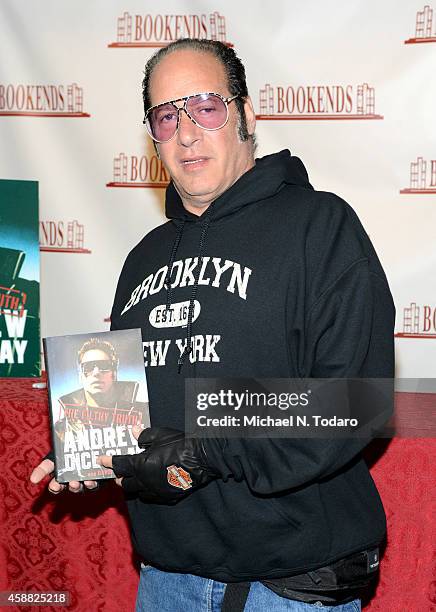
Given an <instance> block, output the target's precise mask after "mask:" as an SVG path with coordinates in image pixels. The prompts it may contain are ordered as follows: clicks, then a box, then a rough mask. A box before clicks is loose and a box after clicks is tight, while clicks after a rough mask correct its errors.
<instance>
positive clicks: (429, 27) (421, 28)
mask: <svg viewBox="0 0 436 612" xmlns="http://www.w3.org/2000/svg"><path fill="white" fill-rule="evenodd" d="M434 42H436V24H435V25H433V9H432V8H431V7H430V6H429V5H428V4H426V5H425V6H424V8H423V9H422V11H418V12H417V13H416V22H415V36H414V37H413V38H408V39H407V40H405V41H404V44H405V45H416V44H419V43H434Z"/></svg>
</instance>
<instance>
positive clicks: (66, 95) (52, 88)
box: [0, 83, 90, 117]
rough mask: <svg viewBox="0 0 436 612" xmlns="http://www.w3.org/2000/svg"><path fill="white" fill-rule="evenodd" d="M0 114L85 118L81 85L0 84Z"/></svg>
mask: <svg viewBox="0 0 436 612" xmlns="http://www.w3.org/2000/svg"><path fill="white" fill-rule="evenodd" d="M0 116H5V117H6V116H9V117H17V116H18V117H19V116H25V117H89V116H90V115H89V113H85V112H84V110H83V88H82V87H79V86H78V85H77V83H71V85H22V84H19V85H12V84H8V85H3V84H1V83H0Z"/></svg>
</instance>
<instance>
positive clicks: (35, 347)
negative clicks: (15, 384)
mask: <svg viewBox="0 0 436 612" xmlns="http://www.w3.org/2000/svg"><path fill="white" fill-rule="evenodd" d="M39 376H41V346H40V325H39V227H38V183H37V182H36V181H10V180H4V179H1V180H0V377H14V378H23V377H39Z"/></svg>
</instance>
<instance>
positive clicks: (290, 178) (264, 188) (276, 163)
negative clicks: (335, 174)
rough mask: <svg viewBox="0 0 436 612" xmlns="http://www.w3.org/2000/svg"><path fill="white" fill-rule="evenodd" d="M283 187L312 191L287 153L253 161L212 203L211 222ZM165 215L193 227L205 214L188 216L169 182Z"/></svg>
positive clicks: (299, 166)
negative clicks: (292, 186) (302, 188)
mask: <svg viewBox="0 0 436 612" xmlns="http://www.w3.org/2000/svg"><path fill="white" fill-rule="evenodd" d="M284 185H298V186H299V187H305V188H307V189H313V187H312V185H311V184H310V183H309V177H308V175H307V171H306V168H305V167H304V164H303V162H302V161H301V159H300V158H299V157H295V156H293V155H291V152H290V151H289V150H288V149H284V150H283V151H279V152H278V153H273V154H272V155H266V156H265V157H261V158H258V159H256V160H255V165H254V166H253V168H251V169H250V170H248V172H245V173H244V174H243V175H242V176H241V177H240V178H239V179H238V180H237V181H236V182H235V183H234V184H233V185H232V186H231V187H229V189H227V191H225V192H224V193H223V194H222V195H220V196H219V198H217V199H216V200H215V201H214V202H213V208H214V210H213V214H212V215H211V219H212V220H213V221H216V220H218V219H221V218H222V217H226V216H227V215H230V214H233V213H234V212H236V211H238V210H239V209H240V208H242V207H243V206H247V205H249V204H253V203H255V202H258V201H259V200H264V199H266V198H269V197H271V196H274V195H275V194H276V193H278V192H279V191H280V190H281V189H282V188H283V186H284ZM165 214H166V216H167V217H168V219H171V220H174V221H191V222H194V223H195V222H198V221H200V222H201V221H202V220H203V219H204V216H205V214H206V211H205V212H204V213H203V214H202V215H194V214H193V213H190V212H188V211H187V210H186V209H185V207H184V206H183V203H182V200H181V198H180V196H179V194H178V193H177V191H176V188H175V187H174V184H173V182H172V181H171V183H170V184H169V186H168V189H167V193H166V201H165Z"/></svg>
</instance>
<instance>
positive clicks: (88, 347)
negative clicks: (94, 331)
mask: <svg viewBox="0 0 436 612" xmlns="http://www.w3.org/2000/svg"><path fill="white" fill-rule="evenodd" d="M93 350H99V351H103V352H104V353H106V355H107V356H108V357H109V359H110V362H111V364H112V369H113V370H116V369H117V367H118V356H117V352H116V350H115V348H114V346H113V344H111V343H110V342H108V341H107V340H100V338H90V340H87V341H86V342H85V343H84V344H83V345H82V346H81V348H80V349H79V352H78V353H77V361H78V364H79V365H80V364H81V363H82V359H83V355H84V354H85V353H87V352H88V351H93Z"/></svg>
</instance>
